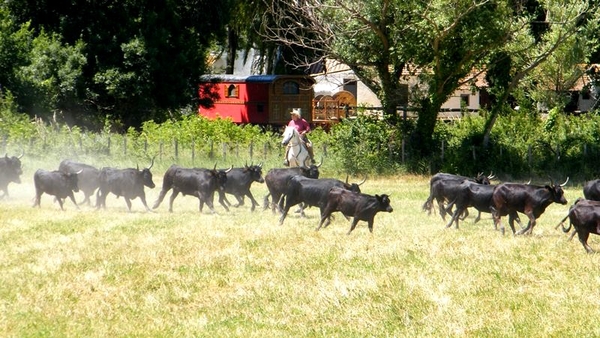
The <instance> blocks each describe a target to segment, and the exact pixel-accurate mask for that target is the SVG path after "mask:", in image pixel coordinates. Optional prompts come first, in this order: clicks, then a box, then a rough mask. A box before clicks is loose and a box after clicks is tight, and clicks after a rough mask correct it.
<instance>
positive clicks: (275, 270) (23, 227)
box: [0, 173, 600, 337]
mask: <svg viewBox="0 0 600 338" xmlns="http://www.w3.org/2000/svg"><path fill="white" fill-rule="evenodd" d="M161 174H162V173H161ZM155 176H156V177H155V182H156V183H157V186H160V184H161V183H162V181H161V179H160V177H158V176H160V174H158V175H157V174H155ZM23 180H24V183H23V184H21V185H11V186H10V187H9V189H10V191H11V195H12V196H11V199H10V200H8V201H0V213H1V217H0V266H1V267H0V269H1V270H0V336H5V337H6V336H86V337H94V336H96V337H107V336H160V337H164V336H206V337H208V336H210V337H215V336H218V337H231V336H238V337H249V336H250V337H252V336H255V337H265V336H344V337H346V336H351V337H352V336H353V337H365V336H435V337H439V336H478V337H479V336H557V337H558V336H560V337H563V336H578V337H579V336H599V335H600V328H598V326H597V325H596V320H595V319H596V318H598V316H599V315H600V301H598V300H599V299H600V291H599V290H598V288H597V287H594V285H596V283H598V281H599V279H600V271H599V270H600V264H598V263H599V260H600V256H599V255H588V254H586V253H585V251H584V249H583V248H582V246H581V245H580V244H579V243H578V242H577V241H576V240H575V241H573V242H567V241H566V235H564V234H562V232H561V231H559V230H554V226H555V225H556V224H557V223H558V221H559V220H560V219H561V218H562V216H563V215H565V214H566V211H567V210H568V206H560V205H551V206H550V207H549V208H548V210H547V211H546V213H545V214H544V215H543V216H542V217H541V219H540V221H539V222H538V226H537V227H536V228H535V230H534V235H532V236H528V237H513V236H512V235H507V236H504V237H502V236H501V235H500V234H499V233H498V232H496V231H494V230H493V225H492V222H491V218H490V216H489V215H485V216H484V218H483V220H482V221H481V222H479V223H477V224H473V223H472V221H473V217H470V218H469V219H468V220H467V221H465V222H463V223H461V229H459V230H455V229H445V228H444V224H445V223H444V222H443V221H442V220H441V218H440V217H439V216H437V215H431V216H427V215H426V214H425V213H423V212H422V211H421V206H422V204H423V202H424V200H425V199H426V197H427V194H428V187H427V179H426V178H423V177H411V176H402V177H393V178H385V179H379V180H369V181H367V183H365V184H364V186H363V190H364V191H365V192H367V193H373V194H374V193H388V194H390V195H391V199H392V204H393V207H394V209H395V210H394V212H393V213H391V214H388V213H382V214H379V215H378V216H377V217H376V219H375V229H374V233H373V234H372V235H371V234H369V232H368V230H367V228H366V224H365V223H364V222H359V225H358V227H357V229H356V230H355V231H354V232H353V233H352V234H351V235H350V236H346V234H345V233H346V232H347V231H348V228H349V223H348V222H347V221H346V220H345V219H344V218H343V217H341V216H337V217H336V218H335V220H334V221H333V223H332V224H331V225H330V226H329V227H328V228H326V229H322V230H321V231H319V232H315V231H314V228H315V227H316V225H317V223H318V210H316V209H314V208H313V209H310V210H308V211H307V214H308V218H306V219H301V218H299V216H298V215H297V214H291V215H289V216H288V218H287V219H286V221H285V223H284V225H283V226H279V225H278V216H276V215H273V214H272V213H271V212H270V211H262V210H258V211H256V212H254V213H251V212H250V210H249V206H245V207H242V208H238V209H232V211H231V212H229V213H226V212H225V211H224V210H223V208H222V207H220V206H216V209H217V211H218V214H214V215H211V214H208V213H202V214H200V213H198V210H197V208H198V203H197V199H195V198H192V197H189V196H187V197H182V196H179V197H178V198H177V199H176V200H175V204H174V212H173V213H172V214H171V213H168V211H167V203H168V199H165V201H164V202H163V204H162V205H161V206H160V207H159V208H158V209H157V211H156V212H155V213H146V212H143V207H142V206H141V203H140V202H139V200H135V201H133V212H132V213H127V212H126V206H125V202H124V201H123V200H122V199H114V198H110V197H109V199H108V200H107V209H106V210H100V211H96V210H94V209H93V208H91V207H87V206H82V208H81V210H76V209H75V208H74V207H73V205H72V204H70V202H69V201H67V202H66V204H65V207H66V209H67V210H66V211H64V212H62V211H60V210H59V208H58V205H57V204H55V203H53V202H52V198H51V197H49V196H47V195H44V196H42V206H41V208H39V209H38V208H31V205H32V197H33V195H34V192H33V186H32V184H31V182H30V181H31V180H30V179H29V177H28V176H24V179H23ZM253 191H254V193H255V196H256V197H257V200H259V201H260V202H261V203H262V197H263V196H264V194H265V191H266V190H265V188H264V186H261V185H255V186H254V188H253ZM580 191H581V188H580V187H569V188H568V189H567V198H568V199H569V201H570V203H569V204H571V203H572V201H574V200H575V198H577V197H578V196H579V195H581V193H580ZM147 194H148V201H149V204H152V203H153V202H154V200H155V199H156V196H157V195H158V188H156V189H154V190H147ZM79 198H80V199H81V196H79ZM205 211H206V210H205ZM590 244H591V245H592V247H594V248H597V249H599V250H600V243H599V241H598V238H597V237H595V236H593V237H592V238H591V240H590Z"/></svg>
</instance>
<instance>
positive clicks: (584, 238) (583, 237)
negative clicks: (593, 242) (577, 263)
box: [577, 229, 594, 253]
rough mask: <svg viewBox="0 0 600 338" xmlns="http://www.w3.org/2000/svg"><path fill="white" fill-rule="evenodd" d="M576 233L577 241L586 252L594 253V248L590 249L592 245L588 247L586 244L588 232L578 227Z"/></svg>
mask: <svg viewBox="0 0 600 338" xmlns="http://www.w3.org/2000/svg"><path fill="white" fill-rule="evenodd" d="M577 235H578V237H579V241H580V242H581V245H583V248H584V249H585V251H587V253H594V249H592V247H590V246H589V245H588V244H587V240H588V237H590V233H589V232H587V231H585V230H583V229H578V231H577Z"/></svg>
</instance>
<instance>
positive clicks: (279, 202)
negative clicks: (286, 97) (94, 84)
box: [0, 155, 600, 253]
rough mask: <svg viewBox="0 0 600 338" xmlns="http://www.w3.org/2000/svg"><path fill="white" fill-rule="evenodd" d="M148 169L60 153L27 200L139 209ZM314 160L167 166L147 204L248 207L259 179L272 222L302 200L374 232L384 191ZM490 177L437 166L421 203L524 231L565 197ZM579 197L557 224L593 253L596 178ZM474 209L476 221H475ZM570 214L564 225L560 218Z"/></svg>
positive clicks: (597, 230)
mask: <svg viewBox="0 0 600 338" xmlns="http://www.w3.org/2000/svg"><path fill="white" fill-rule="evenodd" d="M22 156H23V155H20V156H11V157H9V156H8V155H5V156H4V157H0V191H2V192H3V194H2V195H0V198H3V197H5V196H8V190H7V187H8V184H9V183H10V182H14V183H21V180H20V175H21V174H22V168H21V161H20V158H21V157H22ZM153 164H154V160H152V162H151V163H150V166H149V167H148V168H144V169H142V170H140V169H139V168H135V169H133V168H128V169H116V168H108V167H105V168H101V169H97V168H95V167H93V166H91V165H88V164H84V163H78V162H74V161H71V160H64V161H62V162H61V163H60V165H59V168H58V170H54V171H47V170H43V169H39V170H37V171H36V172H35V174H34V176H33V181H34V186H35V202H34V206H38V207H39V206H40V199H41V196H42V194H44V193H46V194H48V195H52V196H54V197H55V200H56V201H57V202H58V203H59V205H60V208H61V209H63V201H64V200H65V199H66V198H67V197H68V198H69V199H71V201H72V202H73V204H75V206H77V202H76V201H75V197H74V195H73V192H78V191H79V190H81V191H82V192H83V194H84V200H83V201H82V202H81V203H87V204H88V205H90V204H91V203H90V196H92V195H93V194H94V193H96V208H100V207H103V208H105V207H106V196H107V195H108V194H109V193H112V194H114V195H116V196H117V197H120V196H122V197H123V198H124V199H125V203H126V204H127V208H128V210H129V211H131V200H132V199H135V198H140V200H141V201H142V203H143V205H144V207H145V208H146V210H148V211H150V210H151V209H150V208H149V207H148V205H147V203H146V195H145V192H144V187H149V188H154V187H155V184H154V182H153V181H152V173H151V172H150V169H151V168H152V166H153ZM319 166H320V165H311V166H309V167H296V168H274V169H271V170H269V171H268V173H267V174H266V175H265V177H264V178H263V176H262V166H261V165H245V166H244V167H241V168H233V166H232V167H231V168H228V169H217V168H216V166H215V167H214V168H213V169H205V168H183V167H180V166H177V165H172V166H171V167H170V168H169V169H168V170H167V171H166V172H165V174H164V177H163V185H162V189H161V191H160V193H159V197H158V199H157V200H156V202H155V203H154V205H153V206H152V209H156V208H158V206H159V205H160V204H161V202H162V201H163V199H164V198H165V195H166V194H167V192H168V191H169V190H172V193H171V196H170V199H169V211H170V212H172V211H173V200H174V199H175V198H176V197H177V195H179V193H181V194H183V195H184V196H185V195H190V196H196V197H197V198H198V200H199V210H200V212H202V209H203V207H204V204H205V203H206V205H207V206H208V208H209V209H210V210H211V211H212V212H215V209H214V206H213V197H214V194H215V192H216V193H218V195H219V203H220V204H221V205H222V206H223V208H225V209H226V210H228V211H229V206H231V203H230V202H229V201H228V200H227V197H226V194H230V195H233V196H234V197H235V198H236V199H237V205H235V206H242V205H244V199H245V197H248V198H249V199H250V201H251V203H252V206H251V210H252V211H254V209H255V207H256V206H258V205H259V204H258V202H257V201H256V200H255V199H254V197H253V195H252V193H251V191H250V187H251V185H252V183H253V182H259V183H263V182H264V183H266V186H267V188H268V190H269V193H268V195H267V196H265V198H264V207H265V209H266V208H268V207H269V206H270V208H271V209H272V211H273V212H274V213H275V212H276V211H279V212H280V213H281V217H280V219H279V223H280V224H283V222H284V220H285V218H286V216H287V214H288V212H289V210H290V208H291V207H293V206H295V205H299V206H300V210H299V211H300V212H301V213H302V214H303V209H304V208H305V207H309V206H315V207H318V208H319V210H320V214H321V217H320V221H319V225H318V227H317V228H316V230H319V229H320V228H321V227H322V226H324V227H327V225H329V223H330V217H331V214H332V213H333V212H336V211H339V212H341V213H342V214H343V215H344V216H345V217H346V218H350V217H353V220H352V222H351V226H350V230H349V231H348V234H350V233H351V232H352V230H354V228H355V227H356V224H357V223H358V221H360V220H362V221H366V222H367V223H368V228H369V231H371V232H373V220H374V218H375V215H376V214H377V213H378V212H380V211H383V212H392V211H393V209H392V207H391V205H390V199H389V196H388V195H385V194H382V195H368V194H364V193H361V191H360V185H361V184H362V183H364V180H363V181H362V182H360V183H348V179H346V181H345V182H344V181H341V180H338V179H329V178H319ZM492 178H493V176H492V175H490V176H486V175H484V174H479V175H477V177H475V178H469V177H464V176H458V175H453V174H446V173H438V174H435V175H434V176H433V177H432V178H431V180H430V195H429V197H428V198H427V201H426V202H425V204H424V205H423V210H426V211H428V212H429V214H431V212H432V210H433V209H434V205H433V201H434V200H436V201H437V204H438V207H439V213H440V215H441V217H442V219H444V220H445V219H446V215H447V214H451V215H452V216H451V219H450V221H449V223H448V224H447V226H446V227H450V226H451V225H452V224H453V223H455V224H456V228H458V223H459V220H460V219H464V218H465V217H466V216H467V215H468V210H467V209H468V208H470V207H472V208H475V209H476V210H477V211H478V212H479V213H481V212H487V213H491V214H492V218H493V221H494V227H495V229H499V230H500V231H501V232H502V234H504V225H502V223H501V217H502V216H508V222H509V225H510V227H511V230H512V232H513V234H514V235H520V234H531V233H532V231H533V228H534V227H535V224H536V219H537V218H539V217H540V216H541V215H542V214H543V212H544V211H545V210H546V208H547V207H548V206H549V205H550V204H551V203H560V204H563V205H564V204H567V200H566V199H565V197H564V191H563V187H564V186H565V185H566V184H567V182H568V178H567V180H566V181H565V182H564V183H563V184H555V183H554V182H553V181H552V180H551V182H550V184H549V185H545V186H539V185H532V184H529V183H524V184H522V183H501V184H497V185H493V184H490V179H492ZM583 193H584V196H585V199H583V198H579V199H577V201H575V203H574V204H573V206H571V208H570V209H569V212H568V214H567V216H566V217H565V218H564V219H563V220H562V221H561V222H560V223H559V225H557V227H558V226H562V229H563V231H564V232H565V233H568V232H569V231H570V230H571V226H573V227H574V231H573V233H572V234H571V236H570V238H572V237H573V236H574V235H575V234H577V235H578V237H579V241H580V242H581V244H582V245H583V247H584V248H585V250H586V251H587V252H590V253H591V252H593V250H592V248H591V247H590V246H589V245H588V244H587V240H588V238H589V235H590V233H593V234H600V180H593V181H589V182H587V183H586V184H585V185H584V188H583ZM517 213H522V214H525V215H526V216H527V217H528V219H529V222H528V224H527V226H526V227H522V226H521V229H520V230H519V231H518V232H517V231H516V230H515V226H514V222H515V221H517V222H518V223H519V225H521V221H520V219H519V216H518V214H517ZM479 218H480V216H479V215H478V216H477V218H476V220H475V222H477V221H478V220H479ZM567 218H568V219H569V221H570V225H569V227H568V228H565V227H564V225H563V223H564V222H565V221H566V220H567Z"/></svg>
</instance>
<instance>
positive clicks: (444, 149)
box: [402, 139, 446, 163]
mask: <svg viewBox="0 0 600 338" xmlns="http://www.w3.org/2000/svg"><path fill="white" fill-rule="evenodd" d="M402 141H403V142H404V139H402ZM403 144H404V143H403ZM445 154H446V141H445V140H442V163H443V162H444V156H445Z"/></svg>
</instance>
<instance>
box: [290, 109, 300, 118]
mask: <svg viewBox="0 0 600 338" xmlns="http://www.w3.org/2000/svg"><path fill="white" fill-rule="evenodd" d="M290 114H295V115H298V117H300V116H302V113H301V109H300V108H292V111H291V112H290Z"/></svg>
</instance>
